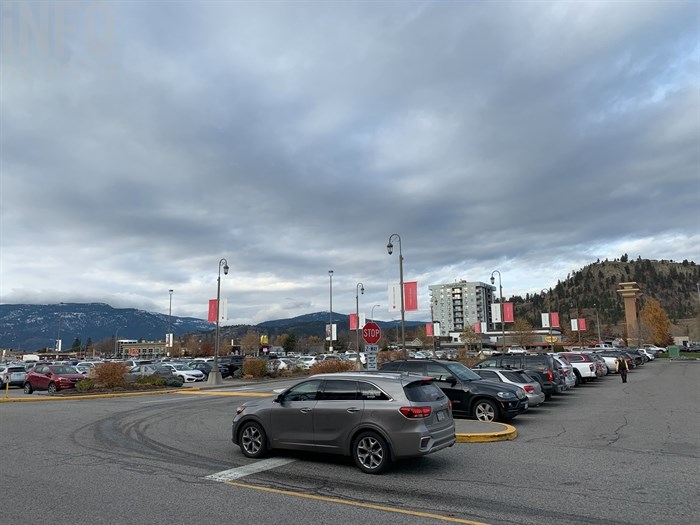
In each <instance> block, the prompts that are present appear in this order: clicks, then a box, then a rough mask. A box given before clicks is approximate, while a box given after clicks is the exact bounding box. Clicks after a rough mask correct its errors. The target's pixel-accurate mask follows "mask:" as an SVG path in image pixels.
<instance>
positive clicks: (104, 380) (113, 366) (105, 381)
mask: <svg viewBox="0 0 700 525" xmlns="http://www.w3.org/2000/svg"><path fill="white" fill-rule="evenodd" d="M128 372H129V368H128V367H127V365H126V363H116V362H115V363H102V364H100V365H99V366H96V367H95V378H96V381H95V382H96V383H99V384H100V385H102V386H105V387H107V388H115V387H125V386H126V374H127V373H128Z"/></svg>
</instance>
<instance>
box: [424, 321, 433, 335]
mask: <svg viewBox="0 0 700 525" xmlns="http://www.w3.org/2000/svg"><path fill="white" fill-rule="evenodd" d="M425 336H426V337H433V323H425Z"/></svg>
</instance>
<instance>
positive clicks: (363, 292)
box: [360, 283, 365, 295]
mask: <svg viewBox="0 0 700 525" xmlns="http://www.w3.org/2000/svg"><path fill="white" fill-rule="evenodd" d="M360 293H361V294H362V295H365V285H364V284H362V283H360Z"/></svg>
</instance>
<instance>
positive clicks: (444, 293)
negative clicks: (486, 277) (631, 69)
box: [429, 280, 496, 334]
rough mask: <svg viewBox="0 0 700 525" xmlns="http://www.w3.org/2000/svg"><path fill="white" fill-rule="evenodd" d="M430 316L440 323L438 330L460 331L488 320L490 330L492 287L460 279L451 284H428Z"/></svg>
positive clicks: (493, 288) (447, 331)
mask: <svg viewBox="0 0 700 525" xmlns="http://www.w3.org/2000/svg"><path fill="white" fill-rule="evenodd" d="M429 289H430V301H431V303H430V304H431V309H432V316H433V321H434V322H436V323H437V322H439V323H440V332H441V333H442V334H448V333H450V332H462V331H463V330H464V327H465V326H471V327H474V324H475V323H487V327H488V329H491V328H492V326H491V303H492V302H493V294H494V292H495V290H496V287H495V286H492V285H491V284H487V283H482V282H468V281H464V280H460V281H458V282H455V283H452V284H436V285H431V286H429Z"/></svg>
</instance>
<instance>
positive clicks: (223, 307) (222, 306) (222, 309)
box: [207, 299, 228, 323]
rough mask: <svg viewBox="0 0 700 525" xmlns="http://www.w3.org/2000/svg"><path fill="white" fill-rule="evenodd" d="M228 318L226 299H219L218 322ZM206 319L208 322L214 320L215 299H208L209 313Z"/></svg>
mask: <svg viewBox="0 0 700 525" xmlns="http://www.w3.org/2000/svg"><path fill="white" fill-rule="evenodd" d="M226 319H228V301H227V300H226V299H221V300H220V301H219V322H221V321H225V320H226ZM207 321H208V322H210V323H215V322H216V299H209V315H208V316H207Z"/></svg>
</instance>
